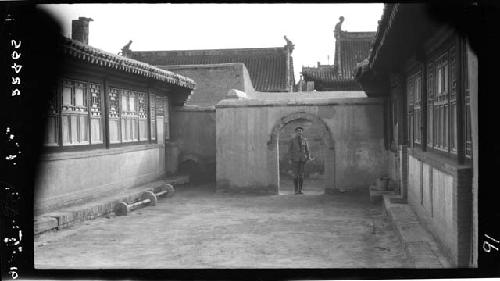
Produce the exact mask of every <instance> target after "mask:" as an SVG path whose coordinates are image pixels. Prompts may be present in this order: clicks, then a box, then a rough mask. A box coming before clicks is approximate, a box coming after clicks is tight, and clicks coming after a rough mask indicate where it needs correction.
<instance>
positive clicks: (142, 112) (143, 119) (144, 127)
mask: <svg viewBox="0 0 500 281" xmlns="http://www.w3.org/2000/svg"><path fill="white" fill-rule="evenodd" d="M135 96H136V99H137V115H138V118H139V131H138V133H139V140H140V141H145V140H148V111H147V105H148V104H147V99H146V97H147V95H146V93H142V92H135Z"/></svg>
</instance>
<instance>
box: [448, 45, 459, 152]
mask: <svg viewBox="0 0 500 281" xmlns="http://www.w3.org/2000/svg"><path fill="white" fill-rule="evenodd" d="M455 50H456V48H455V46H453V47H451V48H450V50H449V64H450V72H449V76H450V84H451V90H450V97H449V99H450V101H449V107H450V113H449V114H450V117H449V120H450V121H449V126H450V128H449V149H450V151H451V152H453V153H457V75H456V52H455Z"/></svg>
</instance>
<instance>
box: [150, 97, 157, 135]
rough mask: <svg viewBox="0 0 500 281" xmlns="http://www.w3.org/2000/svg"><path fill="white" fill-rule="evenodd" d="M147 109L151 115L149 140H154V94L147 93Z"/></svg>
mask: <svg viewBox="0 0 500 281" xmlns="http://www.w3.org/2000/svg"><path fill="white" fill-rule="evenodd" d="M149 109H150V116H151V129H150V130H151V140H156V96H155V95H153V94H150V95H149Z"/></svg>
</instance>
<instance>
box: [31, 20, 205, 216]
mask: <svg viewBox="0 0 500 281" xmlns="http://www.w3.org/2000/svg"><path fill="white" fill-rule="evenodd" d="M78 21H83V25H85V23H86V24H87V25H88V22H89V19H86V18H80V19H79V20H78ZM77 31H80V32H81V31H83V32H88V26H87V28H78V29H74V30H73V32H74V33H75V32H77ZM73 37H74V38H75V37H77V38H88V34H85V35H83V36H81V35H80V36H73ZM84 41H86V40H84ZM86 43H87V42H79V41H76V40H72V39H67V38H62V42H61V44H62V50H63V52H64V62H63V64H62V65H63V72H62V73H63V75H62V76H61V77H60V79H59V84H58V87H57V89H54V94H53V95H52V98H51V100H50V106H49V110H48V113H47V119H48V123H47V132H46V136H45V141H44V144H45V150H46V152H45V153H44V154H43V156H42V163H41V164H40V172H39V179H38V181H37V188H36V191H35V196H36V197H35V198H36V204H35V213H42V212H46V211H51V210H54V209H58V208H61V207H64V206H67V205H71V204H73V203H76V202H83V201H86V200H91V199H95V198H98V197H99V196H102V195H105V194H108V193H110V192H116V191H117V190H123V189H126V188H128V187H132V186H134V185H138V184H142V183H146V182H149V181H153V180H155V179H157V178H159V177H161V176H163V175H164V174H165V168H166V165H165V163H166V158H169V157H170V156H169V155H168V153H166V152H165V145H164V144H165V140H166V139H167V140H168V139H169V136H170V130H171V129H170V128H171V127H172V126H175V124H173V123H172V122H171V118H170V111H171V107H172V106H175V105H182V104H184V103H185V101H186V100H187V98H188V96H189V95H190V93H191V90H192V89H193V88H194V86H195V84H194V81H193V80H191V79H189V78H186V77H184V76H181V75H178V74H174V73H172V72H169V71H165V70H162V69H159V68H156V67H153V66H151V65H148V64H145V63H141V62H139V61H136V60H132V59H128V58H125V57H122V56H118V55H114V54H110V53H107V52H104V51H102V50H99V49H96V48H93V47H91V46H89V45H87V44H86Z"/></svg>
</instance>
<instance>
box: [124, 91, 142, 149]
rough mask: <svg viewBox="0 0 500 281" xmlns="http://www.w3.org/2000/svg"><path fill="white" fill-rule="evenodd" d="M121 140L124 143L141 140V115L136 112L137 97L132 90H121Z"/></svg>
mask: <svg viewBox="0 0 500 281" xmlns="http://www.w3.org/2000/svg"><path fill="white" fill-rule="evenodd" d="M120 100H121V108H120V109H121V111H120V113H121V116H120V122H121V138H122V142H132V141H138V140H139V133H138V129H139V115H138V113H137V111H136V107H137V106H136V95H135V92H133V91H130V90H124V89H120Z"/></svg>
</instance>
